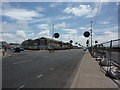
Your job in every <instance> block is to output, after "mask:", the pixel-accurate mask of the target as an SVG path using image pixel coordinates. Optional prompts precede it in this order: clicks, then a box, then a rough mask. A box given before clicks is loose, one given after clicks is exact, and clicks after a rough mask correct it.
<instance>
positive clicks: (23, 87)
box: [16, 85, 24, 90]
mask: <svg viewBox="0 0 120 90" xmlns="http://www.w3.org/2000/svg"><path fill="white" fill-rule="evenodd" d="M21 88H24V85H22V86H20V87H19V88H17V89H16V90H19V89H21Z"/></svg>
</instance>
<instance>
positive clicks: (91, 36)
mask: <svg viewBox="0 0 120 90" xmlns="http://www.w3.org/2000/svg"><path fill="white" fill-rule="evenodd" d="M92 24H93V21H91V29H90V31H91V48H92Z"/></svg>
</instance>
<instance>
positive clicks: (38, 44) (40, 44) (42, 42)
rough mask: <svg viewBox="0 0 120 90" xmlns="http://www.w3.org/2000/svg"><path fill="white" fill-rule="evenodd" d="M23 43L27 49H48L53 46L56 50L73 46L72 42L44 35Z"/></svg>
mask: <svg viewBox="0 0 120 90" xmlns="http://www.w3.org/2000/svg"><path fill="white" fill-rule="evenodd" d="M21 45H22V47H23V48H25V49H35V50H47V49H48V47H52V48H54V49H55V50H57V49H58V50H60V49H69V48H72V44H70V43H64V42H62V41H58V40H53V39H50V38H44V37H41V38H38V39H35V40H32V39H28V40H26V41H23V42H22V44H21Z"/></svg>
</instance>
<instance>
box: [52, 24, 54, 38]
mask: <svg viewBox="0 0 120 90" xmlns="http://www.w3.org/2000/svg"><path fill="white" fill-rule="evenodd" d="M53 38H54V24H53V26H52V39H53Z"/></svg>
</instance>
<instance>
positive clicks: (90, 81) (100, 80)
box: [71, 51, 118, 88]
mask: <svg viewBox="0 0 120 90" xmlns="http://www.w3.org/2000/svg"><path fill="white" fill-rule="evenodd" d="M71 88H118V86H117V85H116V84H115V83H114V82H113V81H112V80H111V79H110V78H109V77H106V76H105V74H104V73H103V72H102V71H101V69H100V66H99V65H98V63H97V61H95V59H93V58H92V57H91V55H90V53H89V52H88V51H86V53H85V54H84V56H83V58H82V60H81V63H80V65H79V68H78V70H77V72H76V75H75V78H74V80H73V82H72V84H71Z"/></svg>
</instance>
